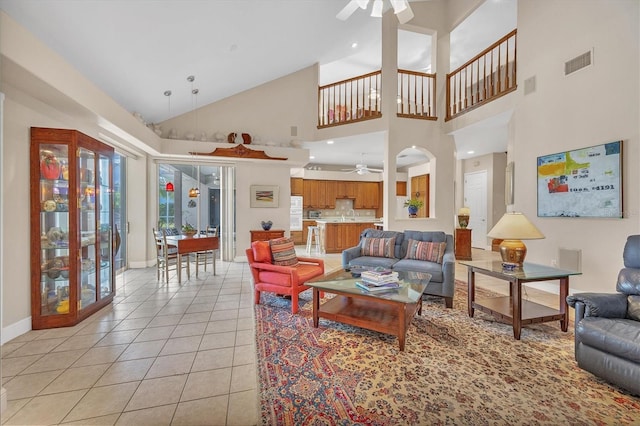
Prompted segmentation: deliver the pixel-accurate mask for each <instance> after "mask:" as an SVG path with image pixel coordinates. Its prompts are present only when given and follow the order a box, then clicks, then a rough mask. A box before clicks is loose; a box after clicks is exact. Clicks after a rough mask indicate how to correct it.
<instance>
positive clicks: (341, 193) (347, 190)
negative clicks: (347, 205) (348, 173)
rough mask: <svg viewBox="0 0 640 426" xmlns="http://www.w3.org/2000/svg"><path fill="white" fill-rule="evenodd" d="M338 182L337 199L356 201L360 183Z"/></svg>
mask: <svg viewBox="0 0 640 426" xmlns="http://www.w3.org/2000/svg"><path fill="white" fill-rule="evenodd" d="M335 182H336V198H339V199H345V198H347V199H355V198H356V188H357V184H358V182H353V181H350V180H338V181H335Z"/></svg>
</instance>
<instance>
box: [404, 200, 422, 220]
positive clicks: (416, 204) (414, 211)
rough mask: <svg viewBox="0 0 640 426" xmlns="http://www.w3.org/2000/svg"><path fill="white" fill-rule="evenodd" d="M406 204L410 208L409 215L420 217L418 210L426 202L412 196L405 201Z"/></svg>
mask: <svg viewBox="0 0 640 426" xmlns="http://www.w3.org/2000/svg"><path fill="white" fill-rule="evenodd" d="M404 206H405V207H407V208H408V210H409V217H418V210H420V207H422V206H424V202H423V201H422V200H419V199H417V198H412V199H410V200H407V201H405V202H404Z"/></svg>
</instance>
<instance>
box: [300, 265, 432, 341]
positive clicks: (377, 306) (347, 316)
mask: <svg viewBox="0 0 640 426" xmlns="http://www.w3.org/2000/svg"><path fill="white" fill-rule="evenodd" d="M353 272H358V271H355V270H354V271H353ZM399 278H400V287H399V288H397V289H392V290H389V291H383V292H375V293H371V292H368V291H367V290H362V289H360V287H357V286H356V282H357V281H361V278H360V277H354V276H353V275H352V272H351V271H345V270H344V269H338V270H336V271H333V272H330V273H328V274H326V275H324V276H321V277H317V278H314V279H313V280H311V281H307V282H306V285H308V286H309V287H312V288H313V326H314V327H316V328H317V327H318V323H319V320H320V318H325V319H328V320H331V321H336V322H341V323H344V324H350V325H354V326H356V327H362V328H366V329H368V330H373V331H378V332H380V333H387V334H393V335H395V336H398V343H399V345H400V350H401V351H404V343H405V337H406V335H407V329H408V328H409V324H410V323H411V320H412V319H413V317H414V315H415V314H416V312H417V313H418V315H420V314H421V313H422V293H423V292H424V290H425V289H426V288H427V284H428V283H429V280H430V279H431V275H430V274H427V273H421V272H400V273H399ZM320 292H325V293H331V294H335V295H336V296H335V297H333V298H331V299H329V300H327V301H325V302H324V303H322V304H321V303H320Z"/></svg>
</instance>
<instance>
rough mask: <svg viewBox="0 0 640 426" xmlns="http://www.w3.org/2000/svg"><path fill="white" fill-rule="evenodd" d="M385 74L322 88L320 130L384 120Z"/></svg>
mask: <svg viewBox="0 0 640 426" xmlns="http://www.w3.org/2000/svg"><path fill="white" fill-rule="evenodd" d="M381 77H382V71H375V72H372V73H369V74H365V75H361V76H359V77H353V78H349V79H347V80H342V81H338V82H337V83H331V84H327V85H326V86H319V87H318V128H323V127H331V126H336V125H340V124H346V123H353V122H356V121H363V120H370V119H372V118H379V117H382V112H380V88H381Z"/></svg>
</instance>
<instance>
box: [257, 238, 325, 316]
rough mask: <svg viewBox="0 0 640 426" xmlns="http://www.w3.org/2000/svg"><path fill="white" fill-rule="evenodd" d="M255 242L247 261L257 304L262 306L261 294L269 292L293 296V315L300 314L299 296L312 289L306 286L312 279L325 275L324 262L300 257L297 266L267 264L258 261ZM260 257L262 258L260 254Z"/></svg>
mask: <svg viewBox="0 0 640 426" xmlns="http://www.w3.org/2000/svg"><path fill="white" fill-rule="evenodd" d="M256 243H260V241H256V242H253V243H252V244H251V247H252V248H250V249H247V250H246V253H247V259H248V260H249V266H250V269H251V275H252V276H253V283H254V290H255V303H256V305H259V304H260V292H262V291H268V292H271V293H276V294H282V295H289V296H291V313H292V314H295V313H297V312H298V295H299V294H300V293H301V292H303V291H305V290H307V289H308V288H310V287H309V286H307V285H305V283H306V282H307V281H309V280H310V279H312V278H315V277H317V276H320V275H323V274H324V260H322V259H313V258H310V257H298V262H299V263H298V265H297V266H280V265H274V264H272V263H267V262H266V261H265V260H266V259H258V260H263V261H262V262H259V261H256V255H255V253H254V247H255V246H256ZM258 256H260V255H259V254H258Z"/></svg>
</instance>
